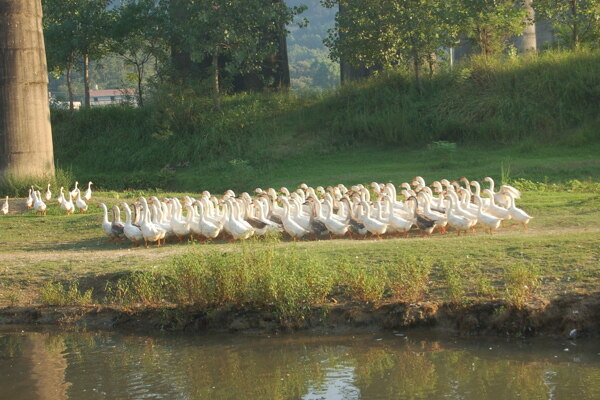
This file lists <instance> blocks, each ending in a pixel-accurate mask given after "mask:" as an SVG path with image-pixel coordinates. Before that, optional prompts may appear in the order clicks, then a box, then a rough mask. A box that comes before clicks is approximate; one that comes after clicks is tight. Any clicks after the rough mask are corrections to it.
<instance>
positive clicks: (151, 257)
mask: <svg viewBox="0 0 600 400" xmlns="http://www.w3.org/2000/svg"><path fill="white" fill-rule="evenodd" d="M514 229H516V228H512V229H510V228H509V230H504V231H499V232H497V233H496V234H495V235H494V236H496V237H508V236H515V237H517V236H527V237H532V236H543V235H568V234H571V233H581V232H589V233H597V232H600V228H579V229H576V228H565V229H529V230H527V231H520V230H518V231H515V230H514ZM455 237H456V235H455V234H453V233H451V234H448V235H446V236H440V235H434V236H432V237H430V238H421V237H418V236H411V237H409V238H401V239H396V238H386V239H382V240H381V241H377V240H374V239H366V240H350V239H333V240H327V241H300V242H298V245H299V246H303V247H308V248H310V247H313V246H319V245H320V244H323V243H324V242H327V243H329V244H336V243H339V244H344V245H346V244H349V243H352V245H353V246H367V245H373V244H375V243H378V242H388V241H394V242H401V243H410V242H415V241H423V240H430V241H440V240H448V239H450V238H455ZM467 237H469V238H471V237H481V238H487V237H489V235H487V234H484V233H483V232H478V233H474V234H468V235H467ZM97 243H102V242H101V239H98V241H97ZM287 243H288V242H282V243H281V244H280V246H286V245H287ZM88 244H89V241H88ZM78 246H80V245H79V244H78V243H76V242H64V243H56V245H55V248H54V249H46V250H35V251H34V250H29V249H28V250H9V251H0V265H2V266H4V267H8V266H10V267H19V266H25V265H31V264H39V263H45V262H49V263H60V262H65V263H73V262H92V263H95V262H97V261H98V260H102V261H103V262H114V261H125V260H129V259H135V261H136V263H139V264H140V265H142V264H148V263H153V262H160V261H161V260H164V259H168V258H170V257H172V256H175V255H178V254H183V253H185V252H186V251H188V250H190V248H191V246H190V245H186V244H167V245H166V246H164V247H161V248H156V246H155V245H153V246H150V247H148V248H144V247H137V248H131V247H127V248H123V247H122V246H123V245H115V248H114V249H110V248H102V249H93V248H91V249H90V248H89V247H98V245H96V246H93V245H92V246H81V247H78ZM117 246H118V247H117ZM208 246H215V247H218V248H219V249H220V250H225V251H226V250H228V249H231V248H233V246H232V245H230V244H228V243H224V242H223V243H221V242H219V243H215V244H214V245H210V244H209V245H208ZM61 247H62V248H64V249H62V248H61ZM0 249H1V247H0Z"/></svg>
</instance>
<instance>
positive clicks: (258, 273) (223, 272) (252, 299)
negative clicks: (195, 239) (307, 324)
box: [108, 241, 334, 323]
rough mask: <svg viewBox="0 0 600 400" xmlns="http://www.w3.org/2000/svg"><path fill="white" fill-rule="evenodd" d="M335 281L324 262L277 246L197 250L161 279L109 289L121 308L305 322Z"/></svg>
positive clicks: (144, 275) (148, 276)
mask: <svg viewBox="0 0 600 400" xmlns="http://www.w3.org/2000/svg"><path fill="white" fill-rule="evenodd" d="M333 284H334V277H333V275H332V274H331V273H329V272H328V270H327V268H326V266H325V265H324V264H323V263H322V262H321V260H319V259H317V258H315V257H314V256H311V255H310V254H309V253H308V252H305V251H301V250H299V249H296V248H292V249H288V250H286V251H280V252H278V251H276V250H275V248H274V246H273V241H267V243H265V244H263V243H253V242H249V243H244V244H242V245H241V246H240V248H239V249H236V250H234V251H227V252H224V251H221V250H218V249H212V248H210V249H206V248H205V249H200V250H198V249H195V250H192V251H190V252H189V253H188V254H185V255H182V256H178V257H176V258H175V259H174V261H173V265H172V266H171V267H170V268H166V269H165V270H164V271H163V272H162V273H161V274H156V273H154V272H139V273H135V274H132V275H130V276H127V277H124V278H122V279H120V280H119V281H117V282H116V283H115V284H112V285H110V287H109V289H108V292H110V293H111V297H110V299H109V300H110V301H115V302H118V303H120V304H129V305H131V304H138V303H143V304H147V305H150V304H154V305H156V304H159V303H163V302H171V303H174V304H179V305H191V306H197V307H202V308H204V309H209V310H210V309H228V308H229V309H232V308H250V309H255V310H269V311H272V312H274V313H275V315H277V316H278V318H279V319H280V320H281V321H282V322H288V323H294V322H297V321H300V320H302V319H304V318H305V317H306V316H307V315H308V313H309V311H310V308H311V306H312V305H315V304H319V303H322V302H323V301H324V299H325V297H326V296H327V295H328V294H329V293H330V292H331V290H332V288H333Z"/></svg>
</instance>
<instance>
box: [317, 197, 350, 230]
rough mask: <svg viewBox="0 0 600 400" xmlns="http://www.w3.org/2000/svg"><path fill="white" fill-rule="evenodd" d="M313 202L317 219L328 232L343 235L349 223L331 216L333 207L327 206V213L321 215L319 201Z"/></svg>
mask: <svg viewBox="0 0 600 400" xmlns="http://www.w3.org/2000/svg"><path fill="white" fill-rule="evenodd" d="M313 204H314V207H315V212H316V215H317V216H316V218H317V220H319V221H321V222H323V223H324V224H325V226H326V227H327V230H328V231H329V232H331V233H332V234H333V235H337V236H344V235H345V234H346V233H347V232H348V229H349V228H350V225H349V224H347V223H345V222H342V221H340V220H339V219H337V218H335V217H334V216H333V215H334V214H333V207H329V209H328V212H327V215H326V216H325V215H323V210H322V208H321V203H320V202H319V201H318V200H316V201H314V202H313Z"/></svg>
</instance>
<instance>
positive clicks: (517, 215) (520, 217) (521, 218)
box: [507, 192, 533, 229]
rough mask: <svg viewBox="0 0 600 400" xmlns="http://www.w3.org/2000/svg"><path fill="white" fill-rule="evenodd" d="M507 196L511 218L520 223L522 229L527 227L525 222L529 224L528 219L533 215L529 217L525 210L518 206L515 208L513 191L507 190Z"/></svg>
mask: <svg viewBox="0 0 600 400" xmlns="http://www.w3.org/2000/svg"><path fill="white" fill-rule="evenodd" d="M507 196H508V199H509V200H508V212H509V213H510V216H511V218H512V219H513V221H515V222H517V223H519V224H522V225H523V229H527V224H529V221H530V220H531V219H532V218H533V217H531V216H530V215H529V214H527V213H526V212H525V211H523V210H521V209H520V208H517V207H516V206H515V197H514V195H513V193H510V192H508V193H507Z"/></svg>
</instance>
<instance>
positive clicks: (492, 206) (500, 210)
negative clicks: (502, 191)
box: [483, 189, 511, 219]
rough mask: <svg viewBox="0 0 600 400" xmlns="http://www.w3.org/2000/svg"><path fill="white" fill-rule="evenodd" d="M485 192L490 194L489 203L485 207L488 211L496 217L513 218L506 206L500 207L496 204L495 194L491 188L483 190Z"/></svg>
mask: <svg viewBox="0 0 600 400" xmlns="http://www.w3.org/2000/svg"><path fill="white" fill-rule="evenodd" d="M483 193H486V194H487V195H489V196H490V198H489V201H490V202H489V205H488V206H487V207H486V208H485V212H486V213H488V214H491V215H493V216H494V217H496V218H502V219H510V218H511V217H510V211H508V210H507V209H506V208H504V207H498V206H497V205H496V201H495V197H494V194H493V193H492V191H491V190H490V189H485V190H484V191H483Z"/></svg>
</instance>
